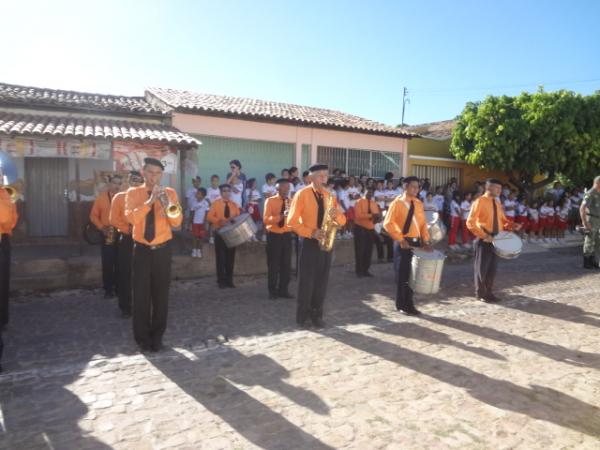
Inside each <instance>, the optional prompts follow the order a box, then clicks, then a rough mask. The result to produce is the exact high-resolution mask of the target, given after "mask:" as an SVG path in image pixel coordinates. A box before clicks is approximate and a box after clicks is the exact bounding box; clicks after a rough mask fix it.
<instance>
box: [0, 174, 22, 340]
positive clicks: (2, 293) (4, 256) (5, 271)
mask: <svg viewBox="0 0 600 450" xmlns="http://www.w3.org/2000/svg"><path fill="white" fill-rule="evenodd" d="M0 170H1V169H0ZM2 178H3V177H0V342H1V340H2V339H1V338H2V336H1V333H2V329H3V328H4V327H5V326H6V325H8V293H9V291H10V253H11V246H10V237H11V235H12V231H13V229H14V228H15V226H16V225H17V220H18V218H19V216H18V213H17V205H16V204H15V203H13V202H12V201H11V199H10V195H9V194H8V192H6V189H1V187H2V186H1V184H2Z"/></svg>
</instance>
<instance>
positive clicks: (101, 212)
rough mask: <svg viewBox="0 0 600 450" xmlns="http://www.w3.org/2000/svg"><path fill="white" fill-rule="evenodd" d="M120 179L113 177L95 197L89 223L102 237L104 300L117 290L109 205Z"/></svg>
mask: <svg viewBox="0 0 600 450" xmlns="http://www.w3.org/2000/svg"><path fill="white" fill-rule="evenodd" d="M121 182H122V179H121V177H120V176H118V175H115V176H113V177H111V179H110V181H109V183H108V190H107V191H106V192H101V193H100V194H98V197H96V200H95V201H94V205H93V206H92V211H91V212H90V221H91V222H92V223H93V224H94V225H95V226H96V228H98V229H99V230H100V231H101V232H102V234H103V235H104V242H103V243H102V246H101V256H102V285H103V287H104V298H112V297H114V296H115V292H116V291H117V290H118V287H119V285H118V268H117V240H118V239H117V237H118V236H117V232H116V230H115V229H114V227H113V226H112V225H111V224H110V220H109V215H110V205H111V203H112V200H113V198H114V196H115V195H116V193H117V192H119V190H120V189H121Z"/></svg>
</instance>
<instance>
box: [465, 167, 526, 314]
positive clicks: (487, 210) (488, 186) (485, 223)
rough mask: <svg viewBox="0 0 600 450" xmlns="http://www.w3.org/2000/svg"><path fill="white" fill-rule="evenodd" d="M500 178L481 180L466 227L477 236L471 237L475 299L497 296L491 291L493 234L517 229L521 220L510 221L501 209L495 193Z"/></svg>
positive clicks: (493, 299)
mask: <svg viewBox="0 0 600 450" xmlns="http://www.w3.org/2000/svg"><path fill="white" fill-rule="evenodd" d="M501 192H502V182H501V181H500V180H497V179H494V178H490V179H488V180H487V181H486V183H485V194H484V195H483V196H481V197H479V198H478V199H477V200H475V202H474V203H473V206H472V207H471V213H470V214H469V218H468V219H467V227H468V228H469V230H470V231H471V233H473V234H474V235H475V236H476V237H477V238H478V239H477V240H476V241H475V257H474V259H473V261H474V265H475V294H476V297H477V299H478V300H481V301H483V302H486V303H494V302H497V301H499V299H498V298H497V297H496V296H495V295H494V294H493V293H492V288H493V286H494V277H495V276H496V269H497V265H498V256H497V255H496V253H495V252H494V246H493V244H492V242H493V240H494V237H495V236H496V235H497V234H498V233H500V232H501V231H503V230H511V229H514V230H515V231H519V229H520V228H521V224H518V223H514V224H513V223H511V222H510V221H509V220H508V219H507V218H506V216H505V215H504V211H503V210H502V204H501V203H500V200H499V198H498V197H499V196H500V193H501Z"/></svg>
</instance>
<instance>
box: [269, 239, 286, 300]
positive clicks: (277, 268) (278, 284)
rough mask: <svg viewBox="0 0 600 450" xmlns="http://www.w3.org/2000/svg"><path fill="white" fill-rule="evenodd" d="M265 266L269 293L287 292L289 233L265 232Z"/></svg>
mask: <svg viewBox="0 0 600 450" xmlns="http://www.w3.org/2000/svg"><path fill="white" fill-rule="evenodd" d="M267 267H268V268H269V294H272V295H279V294H281V295H283V294H287V293H288V284H289V283H290V270H291V267H292V234H291V233H267Z"/></svg>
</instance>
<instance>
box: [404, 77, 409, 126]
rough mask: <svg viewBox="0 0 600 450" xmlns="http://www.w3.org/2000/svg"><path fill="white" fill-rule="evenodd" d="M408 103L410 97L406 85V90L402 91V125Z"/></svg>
mask: <svg viewBox="0 0 600 450" xmlns="http://www.w3.org/2000/svg"><path fill="white" fill-rule="evenodd" d="M407 103H410V99H409V98H408V89H407V88H406V86H404V90H403V91H402V126H404V110H405V109H406V104H407Z"/></svg>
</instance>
